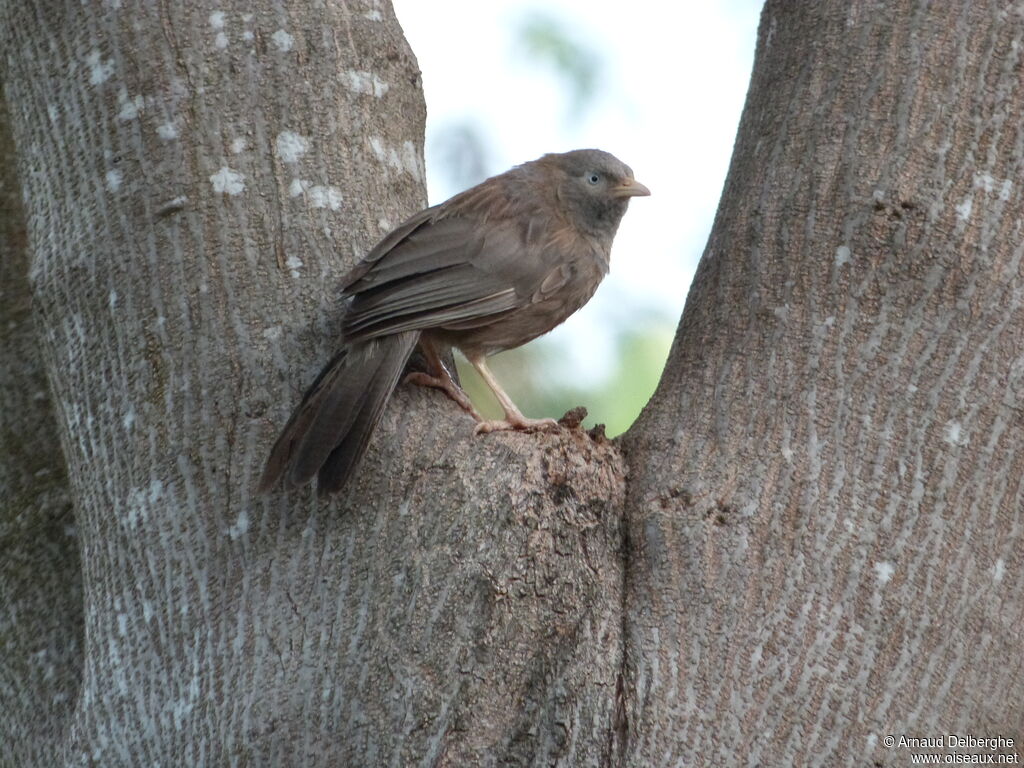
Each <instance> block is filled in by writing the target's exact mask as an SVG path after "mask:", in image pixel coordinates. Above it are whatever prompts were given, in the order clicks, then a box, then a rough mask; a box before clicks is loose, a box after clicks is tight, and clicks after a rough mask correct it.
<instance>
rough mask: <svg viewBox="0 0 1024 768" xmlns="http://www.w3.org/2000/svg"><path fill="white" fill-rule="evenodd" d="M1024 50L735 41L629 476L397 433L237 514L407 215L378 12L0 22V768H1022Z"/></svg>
mask: <svg viewBox="0 0 1024 768" xmlns="http://www.w3.org/2000/svg"><path fill="white" fill-rule="evenodd" d="M1022 11H1024V9H1022V8H1021V7H1020V6H1019V4H1018V5H1015V6H1011V5H1009V4H1006V3H1000V2H996V0H992V2H991V3H985V2H975V3H962V4H956V3H925V2H923V0H921V1H920V2H910V1H909V0H908V1H907V2H903V3H889V4H886V5H885V6H884V8H883V7H882V6H879V5H878V4H874V3H868V2H847V1H844V2H839V1H838V0H836V2H821V3H785V2H769V3H768V5H767V7H766V9H765V12H764V16H763V20H762V27H761V32H760V38H759V44H758V55H757V61H756V67H755V72H754V77H753V81H752V84H751V91H750V95H749V98H748V104H747V107H746V110H745V113H744V117H743V122H742V124H741V126H740V132H739V138H738V141H737V145H736V153H735V157H734V162H733V167H732V169H731V171H730V175H729V179H728V182H727V184H726V188H725V191H724V195H723V199H722V204H721V208H720V212H719V216H718V220H717V221H716V224H715V228H714V232H713V234H712V237H711V241H710V243H709V245H708V250H707V253H706V254H705V257H704V260H703V262H702V265H701V268H700V271H699V273H698V276H697V279H696V282H695V284H694V286H693V289H692V291H691V295H690V298H689V302H688V304H687V308H686V312H685V314H684V317H683V320H682V322H681V325H680V329H679V334H678V337H677V340H676V344H675V346H674V348H673V351H672V355H671V359H670V361H669V364H668V367H667V368H666V372H665V376H664V379H663V381H662V384H661V387H660V388H659V391H658V393H657V394H656V396H655V398H654V399H653V400H652V402H651V404H650V405H649V407H648V408H647V409H646V411H645V412H644V414H643V416H642V418H641V419H640V421H639V422H638V423H637V424H636V425H635V426H634V428H633V429H632V430H631V431H630V433H629V434H628V436H627V437H626V439H625V440H624V441H623V445H622V447H623V448H624V450H625V456H626V459H627V460H624V459H623V456H622V455H621V454H620V452H619V449H618V447H617V446H615V445H610V444H608V443H607V442H605V441H601V440H594V439H592V438H590V437H589V436H587V435H585V434H584V433H582V432H579V431H578V430H566V431H563V432H562V433H560V434H552V435H510V434H498V435H489V436H486V437H483V438H474V437H472V435H471V432H472V428H471V424H470V422H469V421H468V417H465V416H464V415H463V414H462V413H461V412H460V411H458V410H457V409H456V408H455V407H454V406H453V405H451V404H450V403H448V402H447V401H446V400H445V399H444V397H443V396H442V395H439V394H438V393H435V392H430V391H424V390H419V389H410V388H406V387H400V388H399V391H398V393H397V394H396V397H395V399H394V401H393V403H392V405H391V406H389V409H388V411H387V413H386V416H385V419H384V423H383V425H382V428H381V429H380V431H379V434H378V435H377V437H376V438H375V440H374V444H373V446H372V447H371V450H370V454H369V455H368V460H367V462H366V464H365V465H364V468H363V470H362V472H361V473H360V476H359V477H358V478H357V480H356V481H355V483H354V484H353V486H352V487H351V488H350V489H349V490H348V491H347V492H346V495H345V496H344V497H343V498H340V499H337V500H335V501H334V502H332V503H320V502H318V501H317V500H316V499H315V497H314V495H313V494H312V492H311V491H310V490H308V489H307V490H303V491H299V492H293V493H284V492H281V493H277V494H275V495H273V496H271V497H270V498H259V497H256V496H254V495H253V490H252V489H253V484H254V482H255V479H256V476H257V474H258V472H259V468H260V463H261V461H262V459H263V457H264V455H265V451H266V450H267V448H268V446H269V444H270V442H271V441H272V439H273V437H274V434H275V431H276V429H277V428H278V427H279V426H280V425H281V423H282V422H283V420H284V419H285V418H286V416H287V413H288V411H289V410H290V408H291V407H292V405H294V402H295V400H296V398H297V397H298V396H299V394H300V392H301V389H302V387H303V386H304V385H305V384H306V383H308V382H309V381H310V380H311V378H312V377H313V375H314V374H315V372H316V370H317V369H318V368H319V366H320V365H321V364H322V363H323V362H324V361H325V360H326V359H327V358H328V357H329V356H330V354H331V353H332V352H333V344H332V338H335V337H336V331H337V319H338V317H337V315H338V313H337V307H336V285H337V282H338V279H339V277H340V275H341V274H342V273H343V272H344V270H345V268H346V267H347V266H348V265H349V264H351V263H352V262H353V261H354V260H355V259H356V258H358V257H359V256H360V255H361V254H362V253H363V252H364V251H365V250H366V248H367V247H368V246H369V245H371V244H372V242H373V241H374V240H375V239H376V238H377V237H378V236H379V235H380V234H381V233H382V232H383V231H386V230H387V229H389V228H390V226H392V225H394V224H396V223H397V222H398V221H399V220H400V219H401V218H402V217H403V216H405V215H406V214H408V213H410V212H412V211H413V210H415V209H416V208H417V207H419V206H420V205H422V204H423V202H424V199H423V171H422V160H421V154H420V146H421V138H422V122H423V116H424V113H423V104H422V96H421V92H420V87H419V80H418V72H417V68H416V63H415V60H414V58H413V56H412V54H411V52H410V51H409V50H408V48H407V46H406V44H405V41H404V39H403V37H402V35H401V30H400V29H399V27H398V25H397V22H396V20H395V18H394V16H393V13H392V11H391V9H390V7H388V6H387V5H386V4H383V3H378V2H375V0H360V1H359V2H357V1H356V0H346V1H344V2H337V3H334V2H332V3H327V4H324V5H318V4H298V5H294V6H283V5H280V4H276V3H270V2H256V3H242V2H229V3H226V4H225V3H218V4H217V5H216V6H214V5H213V4H211V3H209V2H195V3H193V2H190V3H187V4H185V3H179V4H171V3H162V4H145V5H143V6H142V7H136V6H131V7H129V6H127V5H126V4H122V3H120V2H116V1H114V0H111V1H110V2H105V3H102V4H100V3H95V4H82V3H79V2H77V0H67V1H66V2H62V1H61V0H49V1H48V2H42V3H21V2H13V1H12V2H8V3H6V4H4V5H2V6H0V46H2V54H3V67H4V69H3V82H4V85H5V92H4V95H5V99H6V104H7V108H8V114H9V118H10V125H11V134H12V135H13V139H14V143H15V145H16V147H17V149H16V152H15V151H13V150H12V146H11V140H10V137H9V136H8V135H7V133H6V128H5V127H4V125H5V124H0V164H2V165H0V185H2V187H0V195H2V202H3V207H2V210H0V235H2V241H0V249H3V250H2V254H0V256H2V262H0V281H2V283H0V290H2V292H3V293H2V296H3V302H2V303H0V321H2V330H0V333H2V334H3V340H4V343H3V346H2V348H0V363H2V365H0V398H2V399H0V407H2V409H3V411H2V417H3V421H2V425H3V443H2V445H0V451H2V459H3V464H2V466H3V469H2V470H0V490H2V496H0V498H2V501H0V543H2V544H3V547H4V555H3V558H2V559H0V599H2V601H3V602H2V608H3V613H2V614H0V650H2V653H0V697H2V700H0V765H4V766H7V765H11V766H15V765H16V766H21V765H53V764H63V765H103V766H136V765H175V766H176V765H303V766H314V765H451V766H464V765H551V764H559V765H607V764H623V765H634V766H661V765H678V764H685V765H709V766H720V765H735V764H741V765H748V764H749V765H766V766H767V765H790V764H792V765H864V764H879V765H890V764H891V765H900V764H905V763H906V762H907V759H908V755H907V753H906V751H901V750H899V749H887V748H885V746H884V741H883V739H884V736H885V735H886V734H897V735H899V734H904V733H905V734H908V735H916V736H939V735H941V734H944V733H961V734H965V735H966V734H971V735H974V736H997V735H1001V736H1006V737H1012V738H1015V739H1018V743H1019V739H1020V738H1021V737H1022V736H1024V733H1022V732H1021V722H1022V715H1024V712H1022V704H1021V702H1022V701H1024V695H1022V694H1024V690H1022V688H1024V676H1022V672H1021V665H1020V663H1019V661H1018V659H1019V648H1020V640H1021V636H1020V632H1021V627H1022V613H1024V601H1022V598H1021V593H1022V586H1024V584H1022V580H1024V576H1022V572H1024V569H1022V566H1024V563H1022V555H1021V552H1022V551H1024V547H1022V542H1021V536H1022V531H1024V528H1022V526H1021V522H1020V510H1021V501H1022V499H1021V496H1022V491H1024V488H1022V477H1024V465H1022V464H1024V452H1022V449H1021V446H1022V437H1024V435H1022V428H1024V427H1022V421H1021V416H1020V413H1021V403H1020V398H1021V394H1022V392H1024V381H1022V377H1024V365H1021V363H1020V360H1019V354H1020V353H1019V350H1020V349H1021V348H1022V346H1024V344H1022V342H1024V306H1022V303H1024V290H1022V288H1024V285H1022V274H1021V257H1022V255H1024V246H1022V245H1021V242H1022V232H1021V228H1022V218H1021V215H1020V211H1021V202H1022V192H1021V178H1022V168H1021V163H1022V154H1024V115H1022V114H1021V113H1022V111H1024V107H1022V105H1024V94H1022V93H1021V88H1022V77H1021V72H1022V61H1021V57H1022V56H1024V47H1022V45H1021V40H1022V37H1024V13H1022ZM12 157H16V160H17V172H18V179H19V181H20V184H21V187H22V191H23V196H24V200H25V207H24V210H22V209H21V207H20V205H19V202H18V195H17V193H16V191H15V189H16V187H15V180H14V175H13V167H12ZM26 232H27V238H28V245H29V250H28V251H26V249H25V233H26ZM28 254H31V258H30V259H29V255H28ZM30 296H31V301H32V309H31V311H30V309H29V297H30ZM30 315H31V316H32V319H33V320H34V324H35V325H34V327H33V323H32V322H31V321H30ZM35 329H37V330H35ZM44 376H45V377H47V378H48V380H49V383H48V387H47V386H46V385H45V384H44V382H43V378H44ZM58 448H59V449H60V450H58ZM69 499H71V500H73V504H74V524H73V525H72V524H71V521H70V520H69V504H70V503H71V502H69Z"/></svg>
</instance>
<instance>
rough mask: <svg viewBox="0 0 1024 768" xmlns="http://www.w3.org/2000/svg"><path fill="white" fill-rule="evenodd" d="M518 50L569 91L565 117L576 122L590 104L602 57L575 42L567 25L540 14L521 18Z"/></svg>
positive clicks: (535, 13) (536, 13)
mask: <svg viewBox="0 0 1024 768" xmlns="http://www.w3.org/2000/svg"><path fill="white" fill-rule="evenodd" d="M518 38H519V41H520V47H521V48H522V49H523V50H524V52H525V53H526V54H527V56H529V57H530V58H531V60H532V61H534V62H536V63H537V64H539V65H541V66H545V67H547V68H549V69H550V70H552V71H553V72H554V73H555V74H556V75H557V76H558V77H559V78H560V79H561V80H562V81H563V83H564V84H565V85H566V87H567V90H568V92H569V97H570V104H569V117H570V118H573V119H578V118H579V117H580V115H581V114H582V113H583V112H584V111H585V110H586V109H588V108H589V107H590V105H591V104H592V103H593V100H594V96H595V94H596V90H597V80H598V77H599V75H600V74H601V70H602V67H603V57H602V56H601V55H600V54H599V53H598V52H597V51H596V50H595V49H593V48H590V47H588V46H586V45H585V44H583V43H581V42H579V41H578V40H577V39H575V38H574V37H573V35H572V33H571V32H570V30H569V25H568V24H567V23H565V22H563V21H561V20H559V19H556V18H554V17H553V16H549V15H547V14H544V13H542V12H534V13H533V14H532V15H530V16H527V17H526V18H524V19H523V21H522V23H521V25H520V27H519V30H518Z"/></svg>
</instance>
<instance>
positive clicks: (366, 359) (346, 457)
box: [259, 331, 420, 496]
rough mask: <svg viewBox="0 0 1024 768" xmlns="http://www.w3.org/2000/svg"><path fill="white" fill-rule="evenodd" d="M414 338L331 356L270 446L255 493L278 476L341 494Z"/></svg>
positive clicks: (400, 336) (415, 334) (412, 334)
mask: <svg viewBox="0 0 1024 768" xmlns="http://www.w3.org/2000/svg"><path fill="white" fill-rule="evenodd" d="M419 336H420V333H419V331H406V332H404V333H396V334H393V335H390V336H385V337H383V338H379V339H372V340H370V341H365V342H360V343H358V344H353V345H350V346H349V345H346V346H345V347H344V348H343V349H342V350H341V351H340V352H339V353H338V354H337V355H335V356H334V358H333V359H332V360H331V361H330V362H329V363H328V364H327V365H326V366H324V369H323V370H322V371H320V375H319V376H317V377H316V380H315V381H314V382H313V383H312V385H310V387H309V389H308V390H306V394H305V395H303V397H302V402H301V403H299V405H298V407H297V408H296V409H295V412H294V413H292V417H291V418H290V419H289V420H288V423H287V424H286V425H285V428H284V429H283V430H282V431H281V436H280V437H278V438H277V442H276V443H274V447H273V449H271V451H270V457H269V458H268V459H267V464H266V466H265V467H264V468H263V475H262V476H261V477H260V483H259V490H260V492H266V491H268V490H270V489H271V488H273V487H274V486H275V485H277V483H278V482H279V481H280V480H281V479H282V478H285V481H286V483H287V484H288V485H291V486H301V485H305V484H306V483H308V482H309V481H310V480H312V479H313V476H314V475H316V476H317V491H318V492H319V494H320V495H321V496H325V495H328V494H332V493H335V492H337V491H339V490H341V488H342V487H343V486H344V485H345V483H347V482H348V480H349V479H350V478H351V476H352V474H353V472H354V470H355V468H356V466H357V465H358V464H359V460H360V459H361V458H362V457H363V454H364V453H365V452H366V447H367V446H368V445H369V443H370V436H371V435H372V434H373V430H374V429H375V428H376V426H377V422H378V421H380V417H381V414H382V413H383V412H384V405H385V404H386V403H387V401H388V398H389V397H391V393H392V392H393V391H394V389H395V387H396V386H397V384H398V378H399V376H401V375H402V370H403V369H404V368H405V363H406V361H408V359H409V356H410V355H411V354H412V351H413V349H414V348H415V347H416V343H417V341H419Z"/></svg>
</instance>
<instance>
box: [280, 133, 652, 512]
mask: <svg viewBox="0 0 1024 768" xmlns="http://www.w3.org/2000/svg"><path fill="white" fill-rule="evenodd" d="M648 194H650V192H649V191H648V190H647V188H646V187H645V186H644V185H643V184H640V183H639V182H637V181H635V180H634V179H633V172H632V171H631V170H630V169H629V167H628V166H626V165H624V164H623V163H621V162H620V161H619V160H617V159H616V158H615V157H613V156H612V155H610V154H608V153H607V152H602V151H600V150H596V149H581V150H576V151H573V152H566V153H564V154H552V155H544V157H542V158H540V159H539V160H534V161H533V162H529V163H524V164H523V165H520V166H517V167H515V168H513V169H512V170H510V171H507V172H506V173H503V174H501V175H500V176H494V177H492V178H490V179H487V181H484V182H483V183H482V184H479V185H477V186H475V187H473V188H472V189H468V190H466V191H465V192H462V193H461V194H458V195H456V196H455V197H453V198H451V199H450V200H448V201H447V202H445V203H442V204H440V205H436V206H433V207H432V208H427V209H426V210H424V211H420V212H419V213H417V214H416V215H415V216H413V217H412V218H410V219H408V220H407V221H406V222H404V223H403V224H402V225H400V226H399V227H398V228H396V229H395V230H394V231H392V232H391V233H390V234H388V235H387V236H386V237H385V238H384V239H383V240H381V241H380V242H379V243H378V244H377V245H376V247H374V249H373V250H372V251H370V253H368V254H367V256H366V258H364V259H363V260H362V261H361V262H360V263H359V264H357V265H356V266H355V267H354V268H353V269H352V270H351V271H350V272H349V273H348V275H347V276H346V277H345V279H344V288H343V294H342V302H343V308H344V318H343V331H342V332H343V338H342V344H341V350H340V351H339V352H338V354H337V355H335V357H334V359H332V360H331V361H330V362H329V363H328V364H327V366H326V367H325V368H324V369H323V371H321V373H320V375H319V376H318V377H317V378H316V380H315V381H314V382H313V384H312V385H311V386H310V388H309V390H307V392H306V394H305V395H304V396H303V398H302V402H301V403H299V405H298V407H297V408H296V409H295V412H294V413H293V414H292V417H291V419H290V420H289V421H288V423H287V425H285V428H284V430H282V432H281V436H280V437H278V439H277V442H276V443H275V444H274V447H273V449H272V450H271V452H270V457H269V458H268V459H267V464H266V467H265V468H264V470H263V475H262V477H261V478H260V490H261V491H266V490H269V489H270V488H272V487H273V486H274V485H276V484H277V483H278V481H280V480H281V479H282V478H285V479H286V482H287V483H288V484H289V485H294V486H299V485H303V484H305V483H308V482H309V481H310V480H312V478H313V476H314V475H316V476H317V488H318V490H319V492H320V493H321V495H326V494H330V493H335V492H336V491H338V490H340V489H341V488H342V487H343V486H344V485H345V483H346V482H347V481H348V480H349V479H350V478H351V476H352V473H353V471H354V470H355V468H356V466H357V465H358V463H359V460H360V458H361V457H362V455H363V453H364V452H365V451H366V447H367V445H368V444H369V440H370V436H371V435H372V434H373V430H374V428H375V427H376V425H377V422H378V421H379V420H380V416H381V413H382V412H383V410H384V406H385V404H386V403H387V400H388V398H389V397H390V396H391V392H392V391H393V390H394V388H395V386H397V384H398V380H399V377H400V376H401V374H402V370H403V369H404V367H405V364H406V362H407V361H408V359H409V356H410V355H411V354H412V352H413V350H414V349H415V347H416V345H417V344H419V345H420V346H421V348H422V350H423V352H424V355H425V357H426V359H427V361H428V363H429V364H430V366H431V368H432V373H430V374H426V373H414V374H411V375H410V376H409V377H408V380H411V381H413V382H415V383H418V384H422V385H426V386H432V387H437V388H439V389H442V390H444V391H445V392H446V393H447V394H448V395H449V396H450V397H451V398H452V399H453V400H455V402H457V403H458V404H459V405H460V406H461V407H462V408H464V409H465V410H466V411H468V412H469V413H470V414H471V415H472V416H473V417H474V418H475V419H476V420H477V422H478V423H477V426H476V431H477V432H490V431H492V430H497V429H533V428H538V427H548V426H555V422H554V420H552V419H528V418H526V417H525V416H523V414H522V413H520V411H519V409H518V408H516V406H515V404H514V403H513V402H512V400H511V399H510V398H509V397H508V395H507V394H505V392H504V390H502V388H501V386H500V385H499V384H498V382H497V381H496V380H495V378H494V376H493V375H492V374H491V372H490V369H489V368H488V367H487V364H486V363H485V358H486V357H487V356H488V355H491V354H494V353H495V352H500V351H502V350H505V349H511V348H513V347H518V346H519V345H521V344H525V343H526V342H528V341H530V340H531V339H534V338H536V337H537V336H540V335H541V334H543V333H546V332H547V331H550V330H551V329H552V328H554V327H555V326H556V325H558V324H559V323H561V322H562V321H564V320H565V319H566V318H567V317H569V315H571V314H572V313H573V312H575V311H576V310H577V309H579V308H580V307H582V306H583V305H584V304H585V303H586V302H587V301H589V299H590V297H591V296H593V294H594V291H595V290H596V289H597V286H598V284H599V283H600V282H601V280H602V279H603V278H604V276H605V274H607V272H608V259H609V255H610V252H611V245H612V239H613V238H614V237H615V232H616V230H617V229H618V226H619V221H620V220H621V219H622V215H623V214H624V213H625V212H626V207H627V205H628V203H629V198H630V197H633V196H636V195H648ZM449 347H456V348H458V349H460V350H461V351H462V353H463V354H464V355H465V356H466V358H467V359H468V360H469V361H470V362H471V363H472V364H473V366H474V367H475V368H476V369H477V370H478V371H479V372H480V375H481V376H482V377H483V379H484V381H485V382H486V383H487V384H488V386H489V387H490V388H491V389H492V390H493V392H494V394H495V396H496V397H497V398H498V402H499V403H501V406H502V409H503V410H504V411H505V419H504V420H501V421H485V420H483V419H482V418H481V417H480V415H479V414H478V413H477V412H476V410H475V409H474V408H473V406H472V404H471V403H470V401H469V399H468V398H467V397H466V395H465V393H464V392H463V391H462V390H461V389H460V388H459V386H458V385H457V384H456V383H455V382H454V381H453V380H452V378H451V376H450V375H449V373H448V372H447V371H446V370H445V367H444V365H443V364H442V363H441V354H442V352H443V351H444V350H445V349H447V348H449Z"/></svg>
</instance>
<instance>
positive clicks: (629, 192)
mask: <svg viewBox="0 0 1024 768" xmlns="http://www.w3.org/2000/svg"><path fill="white" fill-rule="evenodd" d="M611 193H612V194H613V195H614V196H615V197H647V196H648V195H649V194H651V190H649V189H648V188H647V187H645V186H644V185H643V184H641V183H640V182H639V181H637V180H636V179H626V180H625V181H624V182H622V183H621V184H619V186H617V187H612V189H611Z"/></svg>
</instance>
